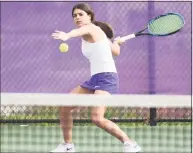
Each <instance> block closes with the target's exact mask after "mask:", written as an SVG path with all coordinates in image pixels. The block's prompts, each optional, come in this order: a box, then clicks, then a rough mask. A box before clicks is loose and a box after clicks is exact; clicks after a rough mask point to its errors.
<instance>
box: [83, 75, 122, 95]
mask: <svg viewBox="0 0 193 153" xmlns="http://www.w3.org/2000/svg"><path fill="white" fill-rule="evenodd" d="M80 86H81V87H83V88H86V89H89V90H93V91H95V90H104V91H107V92H109V93H110V94H116V93H118V88H119V77H118V74H117V73H114V72H103V73H98V74H95V75H93V76H92V77H91V78H90V79H89V80H88V81H85V82H84V83H83V84H82V85H80Z"/></svg>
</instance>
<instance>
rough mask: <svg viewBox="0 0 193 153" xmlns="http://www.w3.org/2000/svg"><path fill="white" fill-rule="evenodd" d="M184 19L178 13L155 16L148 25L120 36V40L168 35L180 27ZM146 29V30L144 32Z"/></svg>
mask: <svg viewBox="0 0 193 153" xmlns="http://www.w3.org/2000/svg"><path fill="white" fill-rule="evenodd" d="M184 24H185V21H184V18H183V16H182V15H180V14H178V13H167V14H162V15H159V16H157V17H156V18H154V19H152V20H150V21H149V23H148V25H147V26H146V27H145V28H144V29H143V30H140V31H138V32H136V33H133V34H130V35H127V36H124V37H121V41H123V42H124V41H126V40H129V39H132V38H135V37H137V36H143V35H149V36H168V35H171V34H174V33H176V32H178V31H180V30H181V29H182V27H183V26H184ZM146 30H147V32H145V31H146Z"/></svg>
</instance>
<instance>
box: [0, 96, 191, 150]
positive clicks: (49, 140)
mask: <svg viewBox="0 0 193 153" xmlns="http://www.w3.org/2000/svg"><path fill="white" fill-rule="evenodd" d="M1 97H2V105H1V123H2V124H1V151H2V152H49V151H50V150H52V149H54V148H55V147H56V146H57V145H58V144H59V143H61V142H63V137H62V130H61V128H60V126H59V107H69V106H77V108H75V109H74V110H73V119H74V127H73V143H74V144H75V148H76V151H77V152H122V149H123V145H122V143H121V142H120V141H119V140H118V139H116V138H115V137H113V136H112V135H110V134H109V133H107V132H105V131H104V130H103V129H101V128H99V127H97V126H96V125H95V124H94V123H93V122H92V119H91V108H92V107H94V106H106V107H107V111H106V113H105V118H107V119H109V120H112V121H113V122H115V123H116V124H117V125H118V126H119V127H120V128H121V129H122V130H123V131H124V132H125V133H126V134H127V135H128V136H129V137H130V138H131V139H132V140H135V141H136V142H137V143H138V144H139V145H140V146H141V148H142V150H143V151H144V152H190V151H191V137H192V136H191V99H190V97H189V96H158V95H157V96H150V95H137V96H134V95H130V96H125V95H114V96H110V97H105V96H97V97H96V96H88V95H84V96H82V95H81V96H77V95H60V94H50V95H49V94H38V95H36V94H31V95H30V94H1ZM58 97H59V98H58ZM97 102H98V103H97ZM152 108H154V109H156V116H154V117H155V122H157V125H156V126H150V125H149V123H150V122H149V121H150V120H151V111H150V109H152ZM164 119H165V120H167V119H169V120H171V122H164V121H162V120H164Z"/></svg>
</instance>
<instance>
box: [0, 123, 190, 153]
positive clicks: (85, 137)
mask: <svg viewBox="0 0 193 153" xmlns="http://www.w3.org/2000/svg"><path fill="white" fill-rule="evenodd" d="M120 127H121V129H123V130H124V131H125V132H126V133H127V134H128V136H129V137H130V138H131V139H133V140H135V141H137V143H138V144H139V145H140V146H141V147H142V152H191V125H190V124H188V125H185V124H179V125H175V126H168V125H166V126H164V125H163V126H154V127H151V126H127V125H121V126H120ZM61 142H62V132H61V129H60V127H59V126H57V125H54V126H30V125H28V126H20V125H13V126H11V125H4V126H1V152H49V151H50V150H51V149H53V148H55V147H56V146H57V145H58V144H59V143H61ZM73 142H74V143H75V147H76V151H77V152H122V144H121V143H120V142H119V141H118V140H117V139H116V138H114V137H112V136H111V135H109V134H108V133H106V132H104V131H103V130H102V129H99V128H98V127H96V126H92V125H91V126H90V125H88V126H74V128H73Z"/></svg>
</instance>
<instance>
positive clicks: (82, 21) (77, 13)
mask: <svg viewBox="0 0 193 153" xmlns="http://www.w3.org/2000/svg"><path fill="white" fill-rule="evenodd" d="M72 16H73V19H74V23H75V24H76V26H77V27H81V26H84V25H86V24H89V23H91V16H90V15H88V14H87V13H86V12H84V11H83V10H81V9H75V10H74V12H73V15H72Z"/></svg>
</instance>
